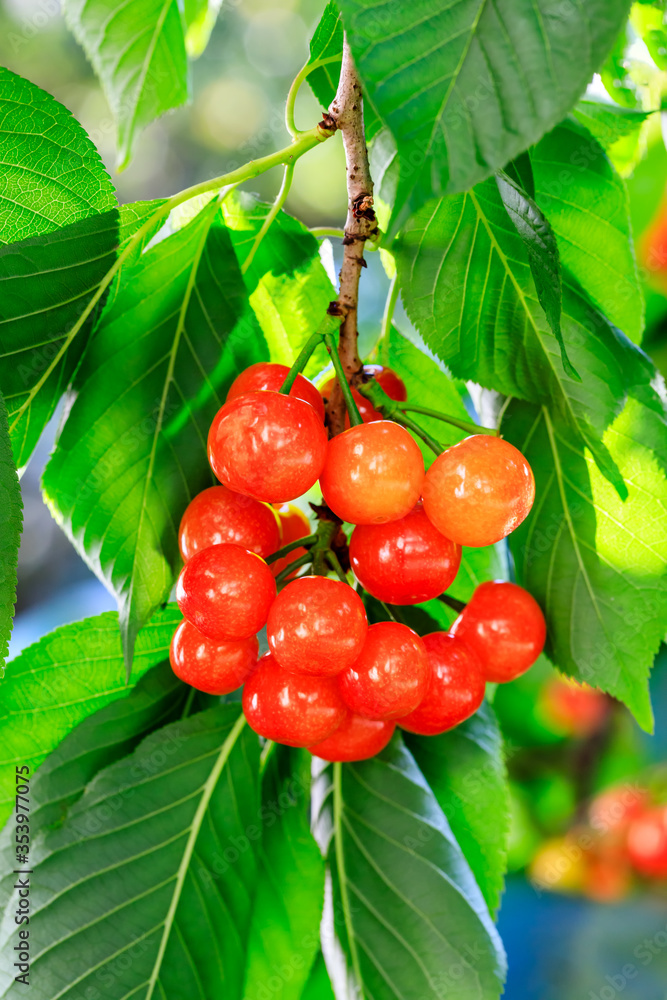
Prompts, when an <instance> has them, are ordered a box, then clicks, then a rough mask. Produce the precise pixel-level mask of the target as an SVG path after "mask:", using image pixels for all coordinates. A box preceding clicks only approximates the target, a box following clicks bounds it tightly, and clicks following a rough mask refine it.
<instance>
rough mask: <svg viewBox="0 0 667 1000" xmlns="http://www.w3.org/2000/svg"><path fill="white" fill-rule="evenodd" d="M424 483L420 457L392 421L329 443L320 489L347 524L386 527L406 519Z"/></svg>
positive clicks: (345, 433) (345, 434)
mask: <svg viewBox="0 0 667 1000" xmlns="http://www.w3.org/2000/svg"><path fill="white" fill-rule="evenodd" d="M423 482H424V460H423V458H422V454H421V452H420V450H419V448H418V447H417V445H416V444H415V442H414V440H413V439H412V438H411V437H410V435H409V433H408V432H407V431H406V430H405V428H404V427H401V426H399V424H395V423H394V422H393V421H391V420H378V421H376V422H374V423H370V424H360V425H359V426H358V427H351V428H350V429H349V430H348V431H343V433H342V434H338V435H336V437H334V438H332V439H331V441H329V445H328V448H327V456H326V462H325V465H324V469H323V471H322V475H321V476H320V486H321V487H322V494H323V496H324V501H325V503H326V504H327V505H328V506H329V507H330V508H331V510H332V511H333V512H334V514H337V515H338V516H339V517H340V518H342V520H343V521H351V522H352V523H353V524H384V523H385V522H386V521H397V520H398V519H399V518H401V517H405V515H406V514H408V513H409V512H410V511H411V510H412V508H413V507H414V505H415V504H416V503H417V501H418V500H419V495H420V492H421V488H422V484H423Z"/></svg>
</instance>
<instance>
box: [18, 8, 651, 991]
mask: <svg viewBox="0 0 667 1000" xmlns="http://www.w3.org/2000/svg"><path fill="white" fill-rule="evenodd" d="M322 6H323V3H322V0H224V2H223V5H222V10H221V13H220V17H219V19H218V21H217V24H216V26H215V29H214V32H213V36H212V39H211V43H210V44H209V46H208V48H207V49H206V51H205V53H204V54H203V55H202V56H201V57H200V58H199V59H198V60H197V61H196V62H195V63H194V64H193V67H192V74H193V92H194V95H195V96H194V101H193V103H192V105H191V106H190V107H188V108H182V109H179V110H178V111H175V112H174V113H172V114H170V115H167V116H166V117H164V118H163V119H161V120H160V121H158V122H155V123H154V124H153V125H151V126H150V127H149V128H148V129H146V131H145V132H144V133H143V134H142V137H141V140H140V144H139V148H138V153H137V155H136V157H135V158H134V160H133V161H132V163H131V165H130V166H129V168H128V169H127V170H126V171H125V172H124V173H122V174H120V175H118V174H116V173H115V171H114V161H115V156H116V149H115V129H114V124H113V121H112V117H111V114H110V112H109V109H108V106H107V104H106V101H105V99H104V96H103V94H102V92H101V90H100V87H99V85H98V84H97V82H96V80H95V79H94V77H93V74H92V71H91V68H90V66H89V65H88V63H87V61H86V59H85V57H84V55H83V53H82V51H81V49H80V48H79V46H78V45H77V44H76V42H75V41H74V39H73V37H72V36H71V35H70V34H69V32H68V31H67V30H66V28H65V25H64V22H63V19H62V16H61V14H60V6H59V3H58V2H57V0H0V63H2V64H3V65H5V66H7V67H9V68H10V69H12V70H13V71H15V72H17V73H19V74H21V75H23V76H27V77H28V78H29V79H30V80H31V81H33V82H34V83H36V84H38V85H39V86H41V87H43V88H44V89H45V90H47V91H49V92H50V93H51V94H53V95H54V96H55V97H56V98H57V99H58V100H59V101H60V102H61V103H62V104H64V105H65V106H66V107H67V108H69V109H70V110H71V111H72V112H73V114H74V115H75V116H76V118H77V119H78V120H79V121H80V122H81V123H82V124H83V126H84V127H85V128H86V129H87V131H88V132H89V134H90V135H91V137H92V139H93V141H94V142H95V143H96V145H97V147H98V149H99V151H100V154H101V156H102V158H103V160H104V162H105V164H106V165H107V168H108V170H109V172H110V174H111V176H112V178H113V180H114V183H115V184H116V187H117V190H118V193H119V197H120V200H121V201H122V202H130V201H137V200H140V199H143V198H154V197H160V196H163V195H168V194H171V193H173V192H174V191H177V190H179V189H181V188H183V187H186V186H188V185H190V184H193V183H195V182H197V181H200V180H203V179H205V178H208V177H213V176H216V175H219V174H220V173H222V172H224V171H226V170H230V169H233V168H234V167H235V166H237V165H239V164H241V163H244V162H246V161H247V160H249V159H252V158H254V157H257V156H261V155H263V154H265V153H268V152H270V151H271V150H273V149H275V148H278V147H279V146H281V145H284V144H285V141H286V133H285V130H284V125H283V107H284V98H285V95H286V93H287V90H288V87H289V85H290V83H291V81H292V79H293V78H294V75H295V74H296V72H297V71H298V70H299V68H300V67H301V65H302V64H303V62H304V61H305V59H306V56H307V49H308V40H309V38H310V35H311V33H312V29H313V27H314V25H315V24H316V22H317V20H318V19H319V16H320V14H321V10H322ZM663 10H664V4H653V3H650V2H649V3H641V4H639V3H638V4H635V5H634V7H633V10H632V16H631V21H630V25H629V27H628V31H627V32H626V33H624V35H623V37H621V38H620V39H619V41H618V44H617V46H616V48H615V50H614V52H613V53H612V55H611V56H610V58H609V60H608V62H607V64H606V66H605V67H604V69H603V71H602V72H601V74H600V76H599V77H596V79H595V81H594V82H593V84H592V85H591V88H590V93H589V96H590V97H594V98H596V99H601V100H604V99H607V100H608V99H609V96H608V95H610V94H611V95H613V97H614V99H615V100H616V101H617V102H618V103H621V104H623V105H625V106H628V107H634V108H637V109H640V110H645V111H654V110H655V109H659V108H661V107H662V106H663V105H665V106H667V28H666V27H665V25H664V24H663V18H664V14H663ZM320 110H321V109H320V108H319V106H318V104H317V102H316V101H315V99H314V97H313V96H312V94H311V93H310V91H309V90H308V88H307V87H304V88H302V91H301V93H300V95H299V100H298V105H297V121H298V123H299V124H300V125H302V126H303V127H307V126H309V125H311V124H312V123H314V122H315V121H317V120H318V119H319V117H320ZM666 123H667V112H665V113H663V114H661V113H659V112H658V113H655V114H652V115H650V116H649V117H648V118H647V120H646V122H645V124H644V125H643V127H642V129H641V130H640V131H639V132H636V133H635V134H634V135H633V136H630V137H627V138H625V139H621V140H619V141H618V142H617V143H616V144H615V145H614V146H613V147H612V148H611V149H610V151H609V155H610V157H611V159H612V160H613V162H614V164H615V166H616V167H617V169H618V170H619V172H620V173H621V174H622V175H623V176H624V177H625V179H626V182H627V186H628V194H629V199H630V208H631V215H632V220H633V226H634V236H635V242H636V248H637V256H638V260H639V265H640V273H641V275H642V280H643V285H644V292H645V297H646V332H645V336H644V347H645V349H646V350H647V351H648V352H649V353H650V354H651V355H652V357H653V358H654V360H655V361H656V363H657V364H658V366H659V368H660V369H661V370H662V372H663V373H664V374H667V191H666V189H667V152H666V150H665V142H664V135H665V133H666V132H667V124H666ZM279 183H280V178H279V175H278V173H277V172H271V173H269V174H266V175H264V176H262V177H260V178H258V179H257V180H256V181H254V182H253V183H252V185H251V186H250V189H251V190H253V191H255V192H257V193H258V194H259V195H260V196H261V197H262V198H265V199H267V200H270V199H272V198H273V196H274V195H275V193H276V190H277V187H278V185H279ZM286 209H287V211H288V212H291V213H293V214H295V215H297V216H299V218H301V219H302V220H303V221H304V222H305V223H306V224H307V225H309V226H336V227H340V226H342V225H343V223H344V219H345V211H346V193H345V171H344V158H343V151H342V147H341V143H340V139H339V137H336V139H335V140H334V141H332V142H328V143H326V144H323V145H322V146H321V147H319V148H318V149H317V150H316V151H314V152H313V153H312V154H310V155H309V156H307V157H304V158H303V159H302V160H300V161H299V163H298V165H297V170H296V177H295V182H294V184H293V186H292V190H291V193H290V196H289V199H288V202H287V205H286ZM323 255H324V258H325V262H326V261H328V263H329V265H330V268H331V269H332V271H333V269H334V267H335V262H336V260H337V259H338V248H337V247H334V248H332V247H331V246H330V245H329V244H326V245H325V246H324V247H323ZM386 291H387V278H386V276H385V274H384V272H383V270H382V268H381V266H380V261H379V254H371V255H369V268H368V270H367V271H366V272H364V276H363V286H362V302H363V306H362V313H361V329H362V335H363V340H364V341H365V342H366V343H367V344H372V343H373V341H374V338H375V337H376V336H377V332H378V330H379V323H380V319H381V314H382V308H383V304H384V298H385V295H386ZM397 324H398V326H399V328H403V329H404V328H405V325H406V324H407V321H406V319H405V316H404V314H403V313H402V312H401V311H400V310H399V312H398V313H397ZM56 430H57V419H55V420H54V421H53V423H52V425H51V427H50V428H49V431H48V433H47V434H46V435H45V436H44V438H43V440H42V441H41V443H40V445H39V447H38V449H37V451H36V453H35V456H34V457H33V459H32V461H31V463H30V466H29V467H28V470H27V472H26V475H25V477H24V479H23V492H24V503H25V530H24V533H23V540H22V545H21V553H20V564H19V590H18V617H17V622H16V628H15V630H14V635H13V639H12V653H14V654H15V653H17V652H18V651H19V650H20V649H21V648H23V647H24V646H25V645H27V644H29V643H30V642H32V641H34V640H35V639H37V638H38V637H39V636H40V635H43V634H44V633H45V632H47V631H49V630H51V629H52V628H54V627H55V626H56V625H59V624H62V623H63V622H66V621H72V620H75V619H79V618H83V617H85V616H87V615H92V614H97V613H99V612H100V611H102V610H106V609H110V608H111V607H112V606H113V602H112V600H111V598H110V597H109V595H108V594H107V593H106V591H105V590H104V588H103V587H102V585H101V584H100V583H99V582H98V581H97V580H96V579H95V578H94V577H93V576H92V574H91V573H90V571H89V570H88V568H87V567H86V566H85V565H84V564H83V563H82V562H81V560H80V559H79V557H78V556H77V555H76V553H75V552H74V550H73V549H72V547H71V546H70V545H69V543H68V541H67V540H66V538H65V536H64V535H63V534H62V533H61V532H60V531H59V529H58V528H57V526H56V525H55V523H54V522H53V521H52V520H51V518H50V516H49V514H48V512H47V510H46V508H45V507H44V505H43V502H42V500H41V494H40V488H39V483H40V476H41V471H42V468H43V466H44V464H45V461H46V458H47V456H48V452H49V450H50V448H51V445H52V443H53V439H54V437H55V434H56ZM652 696H653V704H654V708H655V714H656V719H657V733H656V735H655V736H654V737H647V736H646V735H645V734H643V733H641V732H640V730H639V728H638V727H637V725H636V724H635V723H634V721H633V720H632V719H631V717H630V715H629V714H628V713H627V712H626V710H625V709H624V708H623V707H622V706H620V705H619V704H617V703H615V702H614V701H613V700H612V699H610V698H608V697H606V696H604V695H602V694H600V693H598V692H593V691H590V690H586V689H583V688H580V687H576V686H575V685H573V684H571V683H570V682H566V681H564V680H563V679H561V678H560V677H558V676H557V675H556V673H555V671H554V670H552V668H551V667H550V666H549V664H548V663H547V662H546V660H544V661H542V662H540V664H539V665H538V666H537V667H536V668H534V669H533V670H531V671H530V673H529V674H527V675H524V677H522V678H520V679H519V680H518V681H516V682H514V683H513V684H510V685H506V686H504V687H503V688H502V689H499V690H498V692H497V694H496V698H495V708H496V710H497V712H498V715H499V718H500V721H501V725H502V727H503V730H504V734H505V737H506V740H507V747H508V751H507V765H508V769H509V772H510V778H511V788H512V798H513V813H514V817H513V830H512V841H511V849H510V871H511V874H510V877H509V880H508V887H507V891H506V893H505V896H504V900H503V905H502V909H501V913H500V931H501V934H502V935H503V938H504V939H505V942H506V944H507V947H508V951H509V958H510V980H509V983H508V987H507V994H506V995H507V996H508V997H509V998H510V1000H578V998H584V997H587V998H589V997H590V998H600V1000H613V998H614V997H615V996H616V995H617V994H622V995H623V997H624V998H627V1000H665V998H666V997H667V880H664V879H663V880H660V879H656V878H655V877H652V876H650V875H647V874H646V873H645V874H644V875H642V874H641V873H639V872H638V871H637V870H636V867H635V868H633V867H632V866H631V865H630V864H629V863H628V858H627V852H626V851H625V842H626V839H627V830H628V828H629V825H630V824H631V822H632V818H633V809H634V807H635V805H636V804H637V803H643V804H645V803H646V802H647V801H648V802H665V801H666V800H667V767H666V766H665V761H666V760H667V726H665V720H666V719H667V653H666V652H665V649H664V648H663V652H662V654H661V655H660V656H659V657H658V661H657V663H656V668H655V670H654V674H653V678H652Z"/></svg>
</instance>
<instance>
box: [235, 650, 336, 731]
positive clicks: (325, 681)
mask: <svg viewBox="0 0 667 1000" xmlns="http://www.w3.org/2000/svg"><path fill="white" fill-rule="evenodd" d="M243 712H244V714H245V717H246V719H247V720H248V723H249V725H250V727H251V729H254V730H255V732H256V733H259V735H260V736H263V737H264V738H265V739H267V740H275V741H276V742H277V743H286V744H287V746H291V747H307V746H313V745H314V744H317V743H320V742H321V741H322V740H325V739H326V738H327V737H328V736H331V734H332V733H333V732H334V731H335V730H336V729H338V727H339V726H340V724H341V723H342V722H343V720H344V719H345V716H346V715H347V709H346V708H345V705H344V704H343V700H342V698H341V696H340V693H339V691H338V688H337V686H336V682H335V681H334V680H332V678H330V677H312V676H311V677H309V676H308V675H307V674H294V673H292V672H291V671H289V670H284V669H283V668H282V667H281V666H280V664H279V663H278V661H277V660H276V659H275V657H274V656H272V655H271V653H266V654H265V655H264V656H263V657H262V658H261V660H260V661H259V663H258V664H257V667H256V668H255V670H254V671H253V672H252V674H251V675H250V677H249V678H248V680H247V681H246V683H245V687H244V688H243Z"/></svg>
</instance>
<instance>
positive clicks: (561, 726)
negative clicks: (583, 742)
mask: <svg viewBox="0 0 667 1000" xmlns="http://www.w3.org/2000/svg"><path fill="white" fill-rule="evenodd" d="M609 704H610V703H609V700H608V698H607V696H606V695H605V694H603V692H602V691H596V690H595V689H594V688H592V687H589V686H588V685H587V684H578V683H577V682H576V681H573V680H572V679H571V678H569V677H552V678H551V679H550V681H549V682H548V683H547V684H545V686H544V687H543V688H542V690H541V691H540V698H539V705H540V709H541V714H542V716H543V717H544V719H545V720H546V722H547V723H548V725H550V726H551V727H552V728H553V729H555V730H556V731H557V732H559V733H562V734H564V735H567V736H578V737H582V736H590V735H591V734H592V733H595V732H597V731H598V730H599V729H600V728H601V727H602V725H603V723H604V721H605V719H606V718H607V716H608V714H609Z"/></svg>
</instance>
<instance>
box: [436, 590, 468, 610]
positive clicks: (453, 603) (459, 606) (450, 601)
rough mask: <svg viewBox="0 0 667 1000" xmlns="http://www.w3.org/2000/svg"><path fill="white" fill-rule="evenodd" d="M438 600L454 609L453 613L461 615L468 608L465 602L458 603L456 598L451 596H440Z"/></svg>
mask: <svg viewBox="0 0 667 1000" xmlns="http://www.w3.org/2000/svg"><path fill="white" fill-rule="evenodd" d="M438 600H439V601H442V603H443V604H446V605H447V607H448V608H451V609H452V611H456V612H458V614H461V612H462V611H463V609H464V608H465V607H466V603H465V601H457V599H456V598H455V597H450V596H449V594H438Z"/></svg>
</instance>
